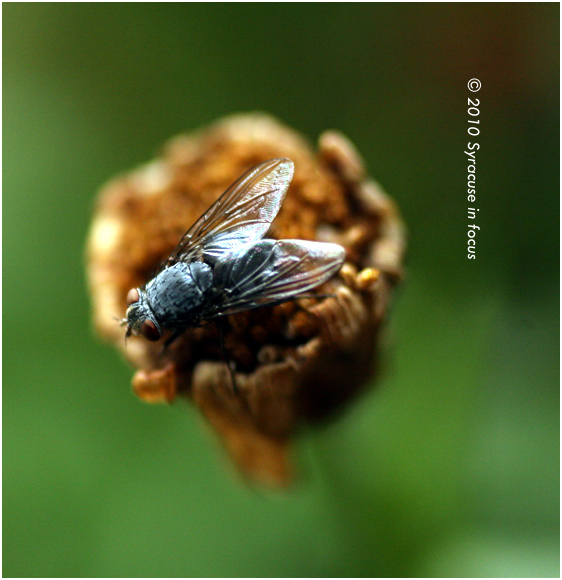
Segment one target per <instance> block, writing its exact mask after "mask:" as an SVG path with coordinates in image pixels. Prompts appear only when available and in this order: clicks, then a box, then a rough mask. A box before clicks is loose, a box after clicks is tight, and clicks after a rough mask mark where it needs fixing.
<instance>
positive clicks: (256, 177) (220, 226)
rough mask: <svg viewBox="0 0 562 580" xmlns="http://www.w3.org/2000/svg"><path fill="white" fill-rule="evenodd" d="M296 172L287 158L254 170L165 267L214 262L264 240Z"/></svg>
mask: <svg viewBox="0 0 562 580" xmlns="http://www.w3.org/2000/svg"><path fill="white" fill-rule="evenodd" d="M293 172H294V164H293V162H292V161H291V160H290V159H284V158H280V159H270V160H269V161H265V162H264V163H261V164H259V165H256V167H254V168H253V169H250V171H248V172H247V173H245V174H244V175H243V176H242V177H241V178H240V179H239V180H238V181H236V182H235V183H234V184H233V185H231V186H230V187H229V188H228V189H227V190H226V191H225V192H224V193H223V194H222V195H221V197H220V198H219V199H218V200H217V201H216V202H215V203H214V204H213V205H212V206H211V207H210V208H209V209H208V210H207V211H206V212H205V213H204V214H203V215H202V216H201V217H200V218H199V219H198V220H197V221H196V222H195V223H194V224H193V226H191V228H189V230H188V231H187V233H186V234H185V235H184V236H183V238H182V239H181V241H180V243H179V244H178V246H177V247H176V249H175V250H174V251H173V252H172V254H171V256H170V257H169V258H168V259H167V260H166V262H165V263H164V264H163V268H167V267H169V266H171V265H172V264H175V263H176V262H191V261H193V260H196V259H200V258H204V259H205V260H206V261H209V262H211V263H212V262H215V261H216V260H217V259H218V258H220V257H221V256H222V255H223V254H225V253H229V252H234V251H236V250H238V249H239V248H241V247H242V246H244V245H247V244H251V243H252V242H255V241H257V240H260V239H261V238H262V237H263V236H264V235H265V233H266V232H267V230H268V229H269V226H270V225H271V222H272V221H273V219H274V218H275V216H276V215H277V212H278V211H279V208H280V207H281V204H282V203H283V199H284V197H285V194H286V193H287V189H288V188H289V184H290V183H291V179H292V178H293Z"/></svg>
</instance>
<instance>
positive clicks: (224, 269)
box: [208, 240, 345, 318]
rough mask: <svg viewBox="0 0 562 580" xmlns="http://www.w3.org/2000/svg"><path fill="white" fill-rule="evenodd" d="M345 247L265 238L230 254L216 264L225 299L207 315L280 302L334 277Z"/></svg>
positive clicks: (218, 283)
mask: <svg viewBox="0 0 562 580" xmlns="http://www.w3.org/2000/svg"><path fill="white" fill-rule="evenodd" d="M344 259H345V250H344V249H343V248H342V247H341V246H339V245H337V244H327V243H322V242H309V241H305V240H279V241H275V240H262V241H260V242H257V243H255V244H253V245H252V246H251V247H250V248H248V249H247V250H246V249H244V250H242V251H241V252H239V253H237V254H233V255H227V256H225V257H224V258H223V260H221V262H220V263H217V265H216V266H215V271H214V274H215V285H216V286H217V287H218V288H221V289H223V290H224V292H223V295H224V296H226V298H225V299H224V300H223V301H222V302H221V304H216V305H214V306H213V312H209V313H208V317H209V318H212V317H215V316H222V315H225V314H235V313H236V312H241V311H243V310H250V309H252V308H259V307H260V306H267V305H273V304H279V303H281V302H285V301H287V300H291V299H292V298H293V297H295V296H296V295H297V294H300V293H301V292H305V291H306V290H311V289H312V288H315V287H316V286H319V285H320V284H322V283H323V282H325V281H326V280H328V279H329V278H331V277H332V276H333V275H334V274H335V273H336V272H337V271H338V270H339V269H340V268H341V266H342V264H343V262H344Z"/></svg>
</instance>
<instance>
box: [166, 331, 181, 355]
mask: <svg viewBox="0 0 562 580" xmlns="http://www.w3.org/2000/svg"><path fill="white" fill-rule="evenodd" d="M184 332H185V328H176V329H175V330H174V332H173V333H172V334H171V336H169V337H168V338H167V339H166V342H165V343H164V350H166V349H167V348H168V347H169V346H170V345H171V344H172V342H174V341H175V340H177V339H178V338H179V337H180V336H181V335H182V334H183V333H184Z"/></svg>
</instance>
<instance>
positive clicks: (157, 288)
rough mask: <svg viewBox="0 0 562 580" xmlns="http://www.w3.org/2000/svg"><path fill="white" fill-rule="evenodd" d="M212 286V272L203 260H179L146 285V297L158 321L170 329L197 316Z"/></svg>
mask: <svg viewBox="0 0 562 580" xmlns="http://www.w3.org/2000/svg"><path fill="white" fill-rule="evenodd" d="M212 285H213V271H212V269H211V267H210V266H208V265H207V264H205V263H204V262H192V263H190V264H185V263H183V262H179V263H177V264H174V265H173V266H170V267H169V268H166V269H165V270H163V271H162V272H160V274H158V275H157V276H156V277H155V278H153V279H152V280H151V281H150V282H149V283H148V284H147V285H146V289H145V291H146V298H147V301H148V302H149V304H150V308H151V309H152V312H153V313H154V316H155V317H156V319H157V320H158V322H159V323H160V324H161V325H162V326H164V327H167V328H175V327H177V326H181V325H182V324H181V323H182V321H186V320H189V319H190V318H195V317H196V316H197V314H198V312H200V311H201V309H202V307H203V305H204V303H205V294H206V293H207V292H208V291H209V290H210V288H211V287H212Z"/></svg>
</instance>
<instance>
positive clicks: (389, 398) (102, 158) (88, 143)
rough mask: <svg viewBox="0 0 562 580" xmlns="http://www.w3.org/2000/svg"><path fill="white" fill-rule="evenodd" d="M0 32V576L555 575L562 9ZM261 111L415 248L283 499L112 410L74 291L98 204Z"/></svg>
mask: <svg viewBox="0 0 562 580" xmlns="http://www.w3.org/2000/svg"><path fill="white" fill-rule="evenodd" d="M3 33H4V45H3V47H4V51H3V64H4V102H3V112H4V126H3V130H4V133H3V136H4V147H3V153H4V166H3V177H4V196H3V218H4V219H3V230H4V231H3V242H4V243H3V248H4V252H3V258H4V269H3V273H4V284H3V292H4V295H3V296H4V302H3V305H4V309H3V313H4V326H3V331H4V334H3V337H4V414H3V419H4V422H3V434H4V446H3V449H4V459H3V467H4V470H3V473H4V488H3V499H4V504H3V505H4V510H3V523H4V533H3V540H4V550H3V563H4V570H3V572H4V576H282V577H283V576H316V577H317V576H440V575H450V576H498V575H499V576H537V575H540V576H547V575H548V576H559V366H558V364H559V274H558V265H559V236H558V227H559V225H558V224H559V161H558V160H559V151H558V143H559V42H558V38H559V6H558V5H557V4H532V5H531V4H501V5H500V4H431V5H428V4H418V5H412V4H349V5H345V4H251V5H250V4H229V5H227V4H209V5H204V4H135V3H132V4H95V3H94V4H72V3H70V4H55V3H49V4H23V3H14V4H4V5H3ZM473 77H476V78H478V79H480V81H481V82H482V89H481V91H480V92H479V93H478V94H477V95H473V94H472V93H470V92H469V91H468V89H467V82H468V80H469V79H471V78H473ZM469 96H473V97H476V98H479V99H480V110H481V115H480V120H481V124H480V128H481V135H480V137H478V138H470V137H469V136H468V135H467V127H468V124H467V120H468V118H469V117H468V115H467V98H468V97H469ZM256 109H258V110H264V111H268V112H270V113H272V114H274V115H276V116H277V117H279V118H280V119H281V120H282V121H284V122H286V123H287V124H289V125H290V126H292V127H294V128H295V129H297V130H299V131H301V132H303V133H304V134H305V135H306V136H307V137H308V138H310V139H311V140H312V141H315V140H316V139H317V137H318V135H319V133H320V132H322V131H323V130H325V129H328V128H334V129H339V130H341V131H342V132H343V133H345V134H346V135H347V136H348V137H349V138H350V139H351V140H352V141H353V142H354V143H355V144H356V145H357V147H358V149H359V150H360V151H361V153H362V154H363V156H364V157H365V159H366V162H367V164H368V167H369V170H370V172H371V174H372V175H373V176H374V177H375V178H376V179H378V180H379V181H380V182H381V183H382V184H383V185H384V186H385V188H386V189H387V190H388V192H389V193H390V194H391V195H393V196H394V197H395V199H396V200H397V202H398V203H399V205H400V207H401V209H402V211H403V214H404V217H405V219H406V221H407V224H408V227H409V231H410V251H409V264H408V276H407V280H406V282H405V283H404V285H403V286H402V287H401V291H400V292H399V295H398V296H397V300H396V303H395V307H394V309H393V315H392V319H391V324H390V325H389V327H388V329H387V333H386V338H385V344H386V347H385V349H386V353H387V356H386V365H385V372H384V373H383V375H382V376H381V377H380V379H379V381H378V382H377V388H376V389H372V390H371V391H370V392H369V393H368V394H367V395H366V396H364V397H363V398H362V399H361V400H360V401H358V402H357V404H355V405H354V406H352V407H351V408H350V409H349V411H348V412H347V413H346V414H345V416H343V417H342V418H341V419H340V420H338V421H337V422H335V423H333V424H331V425H329V426H328V427H326V428H324V429H322V430H318V431H309V432H306V433H304V434H303V435H302V436H301V437H300V438H299V440H298V442H297V444H296V454H297V457H298V460H299V462H300V465H301V468H302V470H303V472H304V473H305V474H306V476H305V477H304V478H303V480H302V481H301V483H300V484H299V485H298V486H297V487H296V488H295V489H294V490H292V491H291V492H289V493H288V494H271V493H262V492H257V491H255V490H251V489H248V488H246V487H244V486H243V485H242V484H241V483H240V482H238V481H237V480H236V478H235V477H233V476H232V475H231V473H230V469H229V467H228V466H227V463H226V462H225V461H224V456H223V454H222V451H221V450H220V449H218V447H217V445H216V441H215V440H214V438H213V436H212V435H210V434H209V432H208V430H207V428H206V426H205V425H204V423H203V420H202V419H201V418H200V417H199V416H198V415H197V413H196V412H195V410H194V409H192V408H191V407H189V405H187V404H185V403H179V404H177V405H174V406H172V407H165V406H149V405H145V404H142V403H141V402H139V401H138V400H137V399H136V398H135V397H134V396H133V395H132V393H131V392H130V389H129V381H130V377H131V374H132V371H131V369H129V368H127V366H126V365H125V364H124V363H123V362H122V360H121V359H120V358H119V356H118V355H117V354H116V352H115V351H114V350H113V349H112V348H110V347H108V346H107V345H104V344H102V343H100V342H99V341H98V340H97V339H96V337H95V336H94V335H93V333H92V330H91V326H90V320H89V304H88V296H87V293H86V290H85V284H84V274H83V249H84V242H85V237H86V234H87V230H88V224H89V220H90V217H91V211H92V206H93V201H94V198H95V194H96V191H97V190H98V188H99V187H100V185H101V184H102V183H104V182H105V181H106V180H107V179H108V178H110V177H112V176H114V175H115V174H118V173H120V172H122V171H125V170H128V169H130V168H132V167H134V166H136V165H138V164H140V163H142V162H145V161H147V160H149V159H150V158H151V157H152V156H153V155H154V154H155V152H157V151H158V148H159V147H160V145H161V144H162V143H163V142H164V141H165V140H167V139H168V138H169V137H171V136H173V135H175V134H178V133H180V132H184V131H187V130H191V129H194V128H197V127H199V126H201V125H204V124H207V123H209V122H211V121H213V120H215V119H217V118H219V117H221V116H223V115H226V114H230V113H234V112H240V111H252V110H256ZM468 141H477V142H479V143H480V145H481V149H480V151H479V152H478V153H477V194H478V198H477V203H476V207H478V208H480V213H479V217H478V221H477V223H478V225H480V226H481V230H480V231H479V232H478V235H477V237H476V255H477V259H476V260H475V261H469V260H467V257H466V254H467V250H466V247H467V223H468V221H467V215H466V214H467V205H468V204H467V201H466V175H467V162H466V156H465V155H464V153H463V151H464V150H465V149H466V144H467V142H468ZM225 466H226V467H225Z"/></svg>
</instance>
